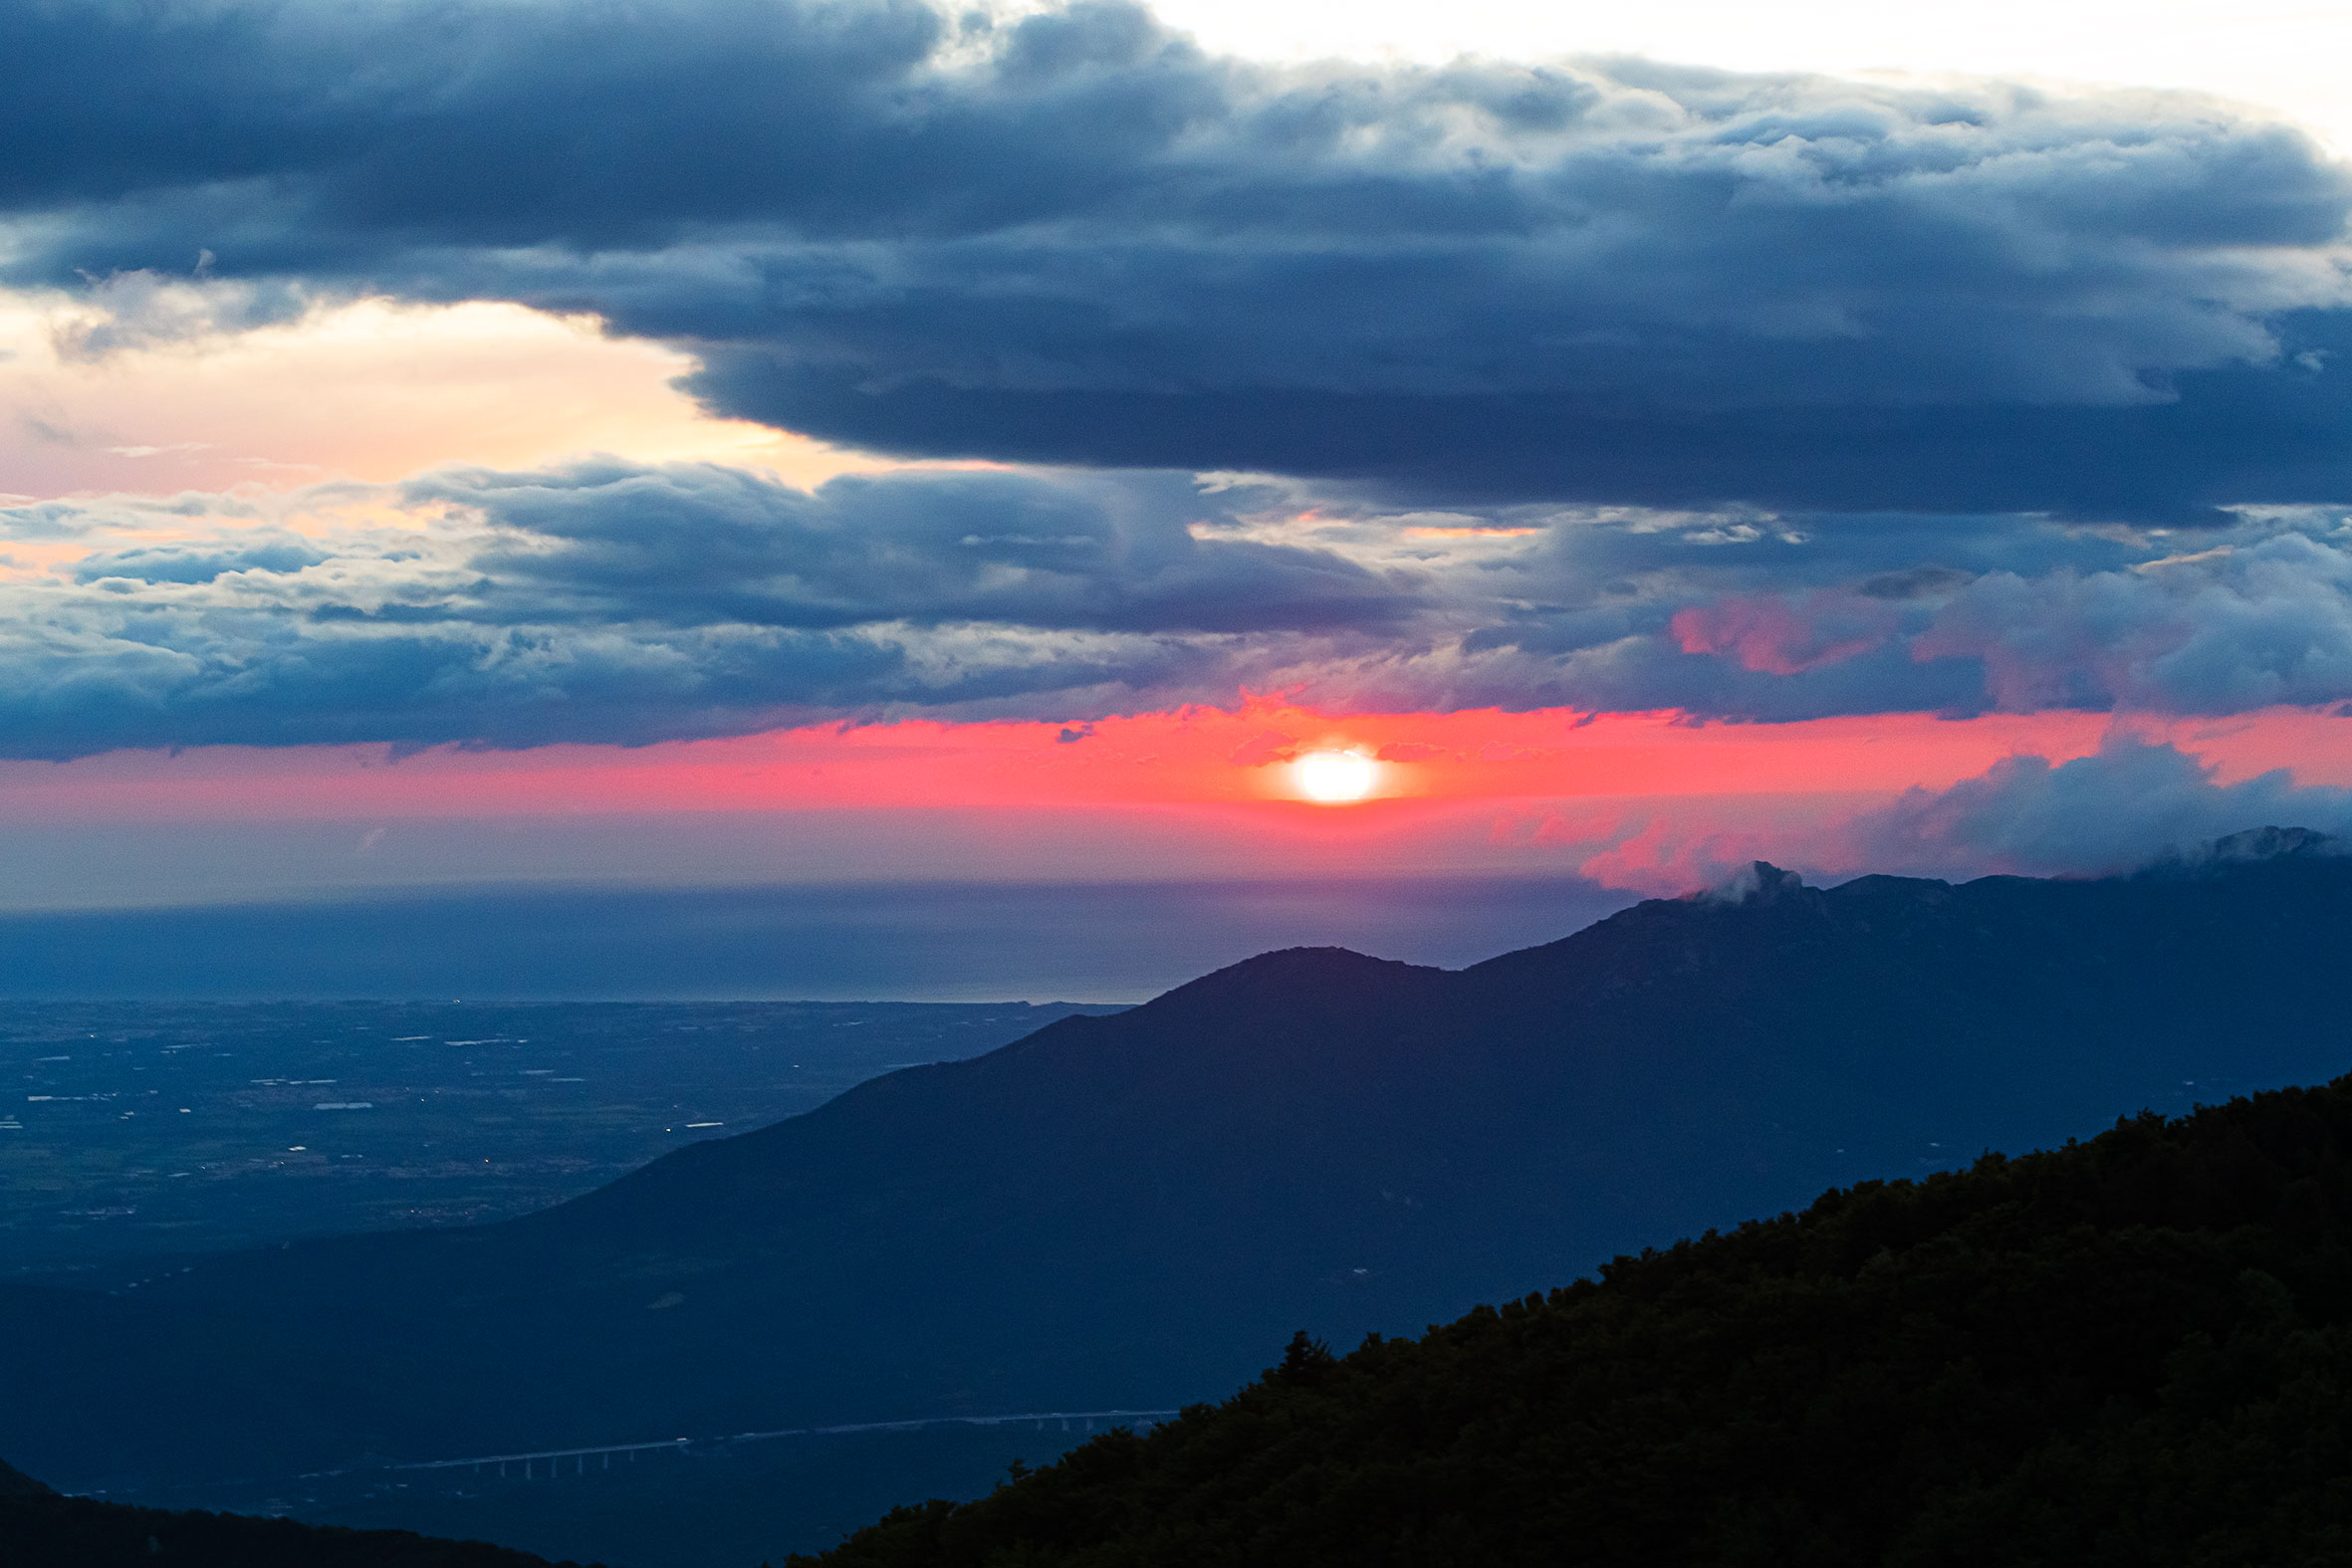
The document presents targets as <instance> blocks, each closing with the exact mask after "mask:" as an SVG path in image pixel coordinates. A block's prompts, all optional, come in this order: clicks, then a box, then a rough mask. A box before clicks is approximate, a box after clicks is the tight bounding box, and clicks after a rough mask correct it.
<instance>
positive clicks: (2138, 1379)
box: [795, 1077, 2352, 1568]
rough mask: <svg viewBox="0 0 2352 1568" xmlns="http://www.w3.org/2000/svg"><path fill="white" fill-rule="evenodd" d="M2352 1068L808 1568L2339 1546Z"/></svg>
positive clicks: (1214, 1430) (1624, 1561)
mask: <svg viewBox="0 0 2352 1568" xmlns="http://www.w3.org/2000/svg"><path fill="white" fill-rule="evenodd" d="M2348 1241H2352V1077H2347V1078H2342V1079H2339V1080H2337V1081H2336V1082H2335V1083H2334V1084H2332V1085H2329V1086H2328V1087H2325V1088H2319V1089H2310V1090H2285V1091H2279V1092H2274V1093H2268V1094H2262V1095H2257V1096H2255V1097H2253V1098H2251V1099H2250V1100H2247V1099H2241V1100H2235V1101H2233V1102H2231V1103H2230V1104H2228V1105H2226V1106H2222V1107H2218V1108H2213V1109H2207V1110H2202V1111H2199V1112H2198V1113H2196V1114H2194V1115H2191V1116H2189V1117H2186V1118H2183V1119H2181V1120H2177V1121H2172V1122H2167V1121H2166V1120H2164V1119H2163V1118H2161V1117H2157V1116H2155V1115H2152V1114H2151V1115H2144V1116H2141V1117H2138V1118H2135V1119H2131V1120H2127V1121H2125V1122H2123V1123H2121V1124H2120V1125H2118V1126H2117V1127H2116V1128H2115V1130H2113V1131H2112V1132H2109V1133H2107V1134H2105V1135H2103V1136H2101V1137H2099V1138H2097V1139H2095V1140H2093V1141H2091V1142H2089V1143H2086V1144H2081V1145H2070V1146H2068V1147H2066V1148H2064V1149H2061V1150H2058V1151H2055V1152H2051V1153H2045V1154H2036V1155H2031V1156H2027V1157H2025V1158H2022V1159H2015V1160H2010V1159H2004V1158H2002V1157H2000V1156H1998V1155H1988V1156H1986V1157H1984V1158H1983V1159H1981V1160H1980V1161H1979V1162H1978V1163H1977V1164H1976V1165H1975V1167H1974V1168H1973V1169H1972V1170H1970V1171H1968V1172H1965V1173H1958V1174H1943V1175H1937V1176H1932V1177H1929V1178H1928V1179H1926V1180H1925V1181H1923V1182H1921V1183H1918V1184H1916V1185H1914V1184H1912V1183H1908V1182H1897V1183H1891V1184H1881V1183H1877V1182H1867V1183H1863V1184H1860V1185H1858V1186H1855V1187H1852V1188H1848V1189H1844V1190H1838V1191H1832V1192H1830V1193H1828V1194H1826V1195H1825V1196H1823V1197H1821V1198H1820V1199H1819V1200H1818V1201H1816V1202H1815V1203H1813V1204H1812V1205H1811V1206H1810V1207H1809V1208H1807V1209H1806V1210H1805V1211H1804V1212H1803V1213H1802V1214H1801V1215H1783V1216H1781V1217H1780V1218H1779V1219H1777V1220H1772V1221H1768V1222H1761V1223H1753V1222H1752V1223H1750V1224H1747V1225H1744V1226H1742V1227H1740V1228H1739V1229H1737V1230H1736V1231H1733V1232H1729V1233H1725V1234H1713V1233H1710V1234H1709V1235H1707V1236H1705V1237H1704V1238H1702V1239H1700V1240H1697V1241H1686V1242H1683V1243H1680V1244H1678V1245H1676V1246H1674V1247H1672V1248H1671V1249H1668V1250H1665V1251H1644V1252H1643V1253H1641V1254H1640V1255H1638V1256H1630V1257H1620V1258H1619V1259H1617V1260H1616V1261H1615V1262H1614V1263H1613V1264H1611V1265H1610V1266H1608V1267H1607V1268H1606V1269H1604V1270H1603V1271H1602V1277H1601V1278H1599V1279H1598V1280H1590V1279H1588V1280H1584V1281H1581V1282H1579V1283H1577V1284H1574V1285H1571V1286H1569V1287H1567V1288H1565V1289H1560V1290H1554V1291H1552V1292H1551V1293H1550V1294H1549V1295H1547V1296H1529V1297H1528V1298H1526V1299H1525V1300H1523V1301H1515V1302H1511V1303H1508V1304H1506V1305H1505V1306H1504V1307H1503V1308H1502V1309H1501V1310H1500V1311H1498V1310H1494V1309H1491V1308H1487V1307H1481V1308H1479V1309H1477V1310H1476V1311H1474V1312H1472V1313H1471V1314H1470V1315H1469V1316H1467V1317H1464V1318H1462V1319H1461V1320H1459V1321H1457V1322H1454V1323H1451V1324H1449V1325H1447V1326H1445V1327H1442V1328H1435V1329H1432V1330H1430V1331H1429V1332H1428V1334H1427V1335H1426V1336H1425V1337H1423V1338H1421V1339H1419V1340H1387V1341H1379V1340H1374V1341H1372V1342H1369V1343H1367V1344H1365V1345H1364V1346H1363V1347H1362V1348H1361V1349H1359V1350H1356V1351H1355V1352H1354V1353H1352V1354H1350V1355H1347V1356H1345V1357H1343V1358H1338V1359H1334V1358H1333V1357H1332V1356H1331V1355H1330V1354H1329V1353H1328V1352H1327V1351H1324V1350H1322V1349H1321V1348H1320V1347H1319V1346H1317V1345H1314V1344H1311V1343H1309V1342H1307V1341H1305V1340H1304V1339H1303V1337H1301V1338H1300V1339H1298V1340H1295V1341H1294V1343H1293V1346H1292V1349H1291V1351H1290V1353H1289V1354H1288V1355H1287V1356H1286V1357H1285V1359H1284V1363H1283V1365H1281V1366H1279V1367H1277V1368H1275V1369H1273V1370H1271V1371H1269V1372H1268V1373H1266V1374H1265V1376H1264V1377H1263V1378H1262V1379H1261V1380H1260V1381H1259V1382H1257V1383H1255V1384H1253V1385H1252V1386H1250V1387H1249V1388H1247V1389H1245V1390H1244V1391H1243V1392H1242V1393H1240V1394H1239V1395H1237V1396H1235V1397H1234V1398H1232V1399H1230V1400H1228V1401H1226V1402H1225V1403H1223V1404H1222V1405H1218V1406H1215V1407H1208V1406H1201V1407H1195V1408H1193V1409H1190V1410H1188V1411H1187V1412H1185V1414H1184V1415H1183V1416H1182V1417H1181V1418H1180V1419H1178V1420H1177V1421H1175V1422H1174V1423H1172V1424H1170V1425H1168V1426H1165V1427H1162V1428H1160V1429H1159V1430H1157V1431H1155V1432H1153V1433H1151V1434H1150V1435H1149V1436H1147V1437H1142V1438H1137V1437H1134V1436H1132V1435H1129V1434H1126V1433H1119V1434H1113V1435H1111V1436H1108V1437H1104V1438H1099V1439H1096V1440H1095V1441H1093V1442H1092V1443H1089V1444H1088V1445H1086V1446H1085V1447H1083V1448H1081V1449H1079V1450H1077V1451H1076V1452H1074V1453H1073V1454H1071V1455H1070V1456H1067V1457H1066V1458H1064V1459H1063V1460H1062V1461H1061V1462H1059V1463H1058V1464H1055V1465H1053V1466H1051V1467H1049V1468H1047V1469H1044V1470H1041V1471H1038V1472H1035V1473H1033V1474H1030V1475H1027V1476H1025V1477H1022V1478H1019V1479H1016V1480H1014V1481H1011V1482H1008V1483H1007V1484H1005V1485H1003V1486H1000V1487H999V1488H998V1489H997V1491H996V1492H995V1493H994V1494H993V1495H991V1496H989V1497H986V1498H983V1499H981V1500H979V1501H977V1502H973V1503H969V1504H966V1505H963V1506H956V1505H952V1504H948V1503H933V1504H931V1505H929V1506H928V1507H921V1508H905V1509H901V1510H899V1511H897V1512H896V1513H893V1514H892V1515H890V1516H889V1517H888V1518H886V1519H884V1520H883V1521H881V1522H880V1523H878V1524H876V1525H874V1526H871V1527H869V1528H868V1529H866V1530H864V1531H862V1532H860V1533H859V1534H857V1535H856V1536H853V1537H852V1538H851V1539H850V1540H849V1541H848V1542H847V1543H845V1544H844V1545H843V1546H842V1547H840V1548H839V1549H838V1550H836V1551H833V1552H831V1553H828V1554H826V1555H825V1556H824V1557H823V1558H797V1559H795V1562H796V1563H797V1564H799V1565H800V1568H817V1565H818V1564H820V1563H822V1564H823V1568H1197V1565H1200V1564H1207V1563H1216V1564H1224V1565H1230V1568H1244V1565H1260V1564H1263V1565H1266V1568H1317V1565H1324V1564H1328V1565H1332V1568H1340V1565H1345V1568H1382V1565H1394V1568H1437V1565H1449V1568H1452V1565H1459V1568H1503V1565H1517V1564H1526V1565H1529V1568H1534V1565H1546V1568H1548V1565H1554V1564H1578V1563H1584V1564H1593V1565H1610V1568H1616V1565H1623V1568H1654V1565H1657V1564H1691V1565H1718V1564H1720V1565H1726V1568H1729V1565H1734V1564H1739V1565H1749V1564H1753V1565H1760V1568H1761V1565H1765V1564H1785V1565H1804V1568H1838V1565H1847V1564H1852V1565H1857V1568H1859V1565H1863V1564H1870V1565H1885V1568H1988V1565H2005V1564H2020V1565H2021V1564H2037V1565H2041V1564H2046V1565H2049V1568H2059V1565H2064V1568H2150V1565H2156V1568H2167V1565H2182V1568H2189V1565H2199V1568H2220V1565H2225V1564H2228V1565H2245V1568H2257V1565H2258V1568H2296V1565H2304V1564H2309V1565H2313V1568H2317V1565H2320V1564H2328V1565H2336V1564H2342V1563H2344V1562H2348V1561H2352V1251H2348V1250H2347V1242H2348Z"/></svg>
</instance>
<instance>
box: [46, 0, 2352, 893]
mask: <svg viewBox="0 0 2352 1568" xmlns="http://www.w3.org/2000/svg"><path fill="white" fill-rule="evenodd" d="M1636 9H1637V8H1627V7H1611V8H1606V9H1605V10H1604V9H1603V8H1600V7H1578V6H1560V7H1546V8H1540V9H1539V14H1538V10H1537V8H1529V7H1525V6H1520V5H1504V4H1499V3H1498V4H1486V3H1483V0H1482V3H1466V4H1456V5H1449V6H1447V7H1443V8H1431V7H1427V6H1404V5H1395V6H1385V7H1384V6H1376V5H1375V6H1366V7H1345V8H1342V7H1335V6H1329V5H1321V4H1314V5H1308V4H1290V5H1284V4H1269V3H1264V0H1256V3H1252V4H1249V5H1241V4H1233V3H1227V0H1172V3H1171V4H1169V5H1168V6H1166V7H1164V8H1163V9H1162V10H1160V11H1158V12H1154V11H1151V10H1147V9H1144V8H1141V7H1138V6H1133V5H1128V4H1122V3H1091V0H1090V3H1083V4H1076V5H1048V6H1040V7H1024V8H1011V9H1003V10H998V11H994V12H991V11H987V10H980V9H962V8H935V7H932V6H929V5H926V4H921V3H917V0H849V3H842V4H804V3H797V0H474V3H463V4H449V3H442V0H434V3H430V4H427V3H421V0H414V3H410V0H336V3H327V0H280V3H264V0H225V3H224V0H197V3H190V4H184V5H173V6H148V5H138V4H131V3H128V0H121V3H114V0H25V3H20V4H16V5H13V6H10V7H7V8H6V9H5V11H0V57H5V58H7V59H10V60H12V61H16V62H20V63H23V62H30V63H32V64H31V69H30V70H25V69H22V68H21V66H20V69H19V70H18V71H17V72H16V73H15V80H14V82H13V84H12V91H11V92H10V93H9V94H8V95H6V96H5V98H0V492H5V493H6V494H5V495H0V870H5V872H6V873H7V875H6V878H5V880H6V882H7V887H6V890H5V892H4V893H0V903H4V904H5V905H6V906H7V907H13V908H17V909H29V908H40V907H49V906H56V905H75V906H82V907H89V906H104V905H107V904H109V903H157V902H161V903H170V902H183V903H184V902H202V901H204V900H208V899H228V898H250V897H272V896H284V895H288V894H294V893H302V892H305V891H310V892H316V891H319V890H322V889H345V890H349V889H356V888H378V887H402V886H423V885H432V886H436V887H437V886H443V885H446V884H452V883H466V882H469V881H485V880H489V881H517V880H520V881H533V880H547V879H551V878H562V879H573V880H588V881H594V880H605V881H619V882H642V881H654V882H662V881H667V882H673V883H694V884H698V885H699V884H719V883H727V884H745V883H758V882H793V881H813V880H828V881H833V882H839V881H855V880H859V879H867V880H877V879H878V880H883V881H887V880H891V879H899V880H907V879H916V880H920V879H926V878H933V879H935V878H948V879H956V878H969V879H991V878H994V879H1013V880H1019V879H1030V880H1047V881H1054V880H1062V881H1074V882H1086V881H1115V880H1120V879H1135V878H1178V879H1182V878H1187V877H1195V878H1200V877H1231V876H1274V877H1281V876H1298V877H1309V876H1312V877H1329V876H1333V875H1340V874H1347V873H1360V874H1375V873H1377V874H1380V875H1407V874H1417V873H1440V872H1443V873H1449V874H1461V873H1477V874H1480V875H1488V876H1503V877H1511V876H1551V877H1572V878H1581V879H1584V880H1585V881H1587V882H1594V883H1598V884H1600V885H1602V886H1603V887H1606V888H1615V889H1625V890H1639V891H1670V890H1675V889H1679V888H1682V887H1687V886H1690V885H1694V884H1695V883H1698V882H1702V881H1705V880H1706V879H1708V878H1710V877H1712V876H1715V875H1719V874H1721V873H1722V871H1723V870H1724V869H1725V868H1727V867H1729V866H1731V865H1734V864H1736V863H1738V862H1740V861H1742V860H1744V859H1746V858H1748V857H1749V856H1751V855H1754V854H1764V855H1767V856H1769V857H1770V858H1773V859H1776V860H1780V861H1782V862H1784V863H1790V864H1795V865H1799V866H1802V867H1804V868H1806V869H1807V870H1808V871H1811V872H1813V873H1815V874H1821V875H1836V874H1850V873H1852V872H1854V871H1859V870H1909V871H1930V872H1936V873H1940V874H1967V873H1975V872H1982V871H1988V870H2021V871H2036V872H2039V871H2053V870H2095V869H2103V868H2109V867H2113V866H2117V865H2124V864H2129V863H2132V862H2133V861H2135V860H2137V859H2141V858H2145V857H2146V856H2147V855H2149V854H2152V853H2155V852H2157V851H2159V850H2161V849H2163V848H2164V847H2165V846H2167V845H2171V844H2178V843H2185V842H2191V841H2194V840H2196V839H2198V838H2202V837H2208V836H2212V835H2214V834H2216V833H2220V832H2227V831H2230V830H2233V829H2235V828H2238V827H2244V826H2250V825H2255V824H2257V823H2259V822H2262V821H2268V820H2279V819H2290V818H2291V819H2293V820H2298V821H2307V822H2310V823H2313V824H2314V825H2320V826H2352V795H2347V794H2346V793H2345V792H2344V791H2345V790H2346V788H2347V787H2352V738H2347V736H2346V735H2345V734H2343V733H2342V732H2346V731H2352V723H2347V722H2346V720H2345V718H2344V717H2343V711H2344V704H2345V703H2346V702H2347V701H2352V528H2348V526H2347V520H2348V518H2352V357H2347V355H2348V353H2352V249H2348V248H2347V243H2346V241H2347V219H2348V216H2352V164H2347V162H2346V161H2345V159H2344V157H2343V155H2342V153H2341V150H2340V149H2343V148H2346V147H2352V109H2347V108H2346V107H2345V105H2344V104H2343V103H2341V102H2339V100H2338V97H2337V94H2336V90H2335V86H2334V84H2333V83H2332V82H2331V81H2327V80H2324V78H2325V76H2326V73H2325V72H2324V71H2323V70H2322V66H2323V65H2324V63H2325V62H2328V61H2333V60H2340V59H2341V58H2343V54H2344V51H2345V49H2346V48H2347V47H2352V23H2348V22H2347V21H2346V20H2345V17H2344V14H2343V13H2341V12H2340V10H2339V9H2337V8H2320V7H2312V6H2289V5H2282V4H2256V5H2253V6H2250V7H2242V8H2236V9H2234V10H2232V11H2230V12H2229V14H2228V15H2227V16H2223V15H2221V14H2219V12H2218V9H2217V8H2212V7H2210V6H2199V7H2191V6H2187V5H2177V6H2165V5H2158V6H2153V7H2151V6H2147V5H2133V6H2131V7H2129V8H2125V7H2121V6H2117V5H2113V4H2108V3H2105V0H2045V3H2040V4H2035V5H2032V6H2026V5H2022V4H2001V3H1994V4H1973V5H1969V6H1966V7H1963V6H1958V5H1943V6H1936V5H1930V6H1918V7H1904V8H1889V7H1883V6H1877V7H1864V6H1860V5H1850V4H1844V3H1819V4H1812V5H1802V6H1796V7H1784V8H1778V9H1776V10H1770V11H1764V10H1760V9H1759V8H1756V7H1752V6H1741V7H1735V6H1731V5H1727V4H1718V3H1714V0H1681V3H1673V4H1662V5H1655V6H1648V7H1642V8H1638V13H1639V14H1638V15H1635V14H1633V13H1634V11H1635V10H1636ZM1316 752H1325V753H1340V754H1345V755H1349V756H1353V757H1357V758H1361V759H1364V760H1366V762H1367V763H1368V764H1369V767H1368V768H1367V770H1366V773H1367V776H1368V780H1369V788H1370V794H1371V796H1372V798H1369V799H1367V800H1364V801H1361V802H1359V803H1355V804H1350V805H1346V806H1343V807H1342V806H1332V805H1317V804H1313V803H1310V802H1307V801H1303V800H1301V799H1300V798H1299V787H1298V775H1297V768H1296V764H1297V761H1298V759H1299V758H1300V757H1302V756H1305V755H1308V754H1312V753H1316Z"/></svg>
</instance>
